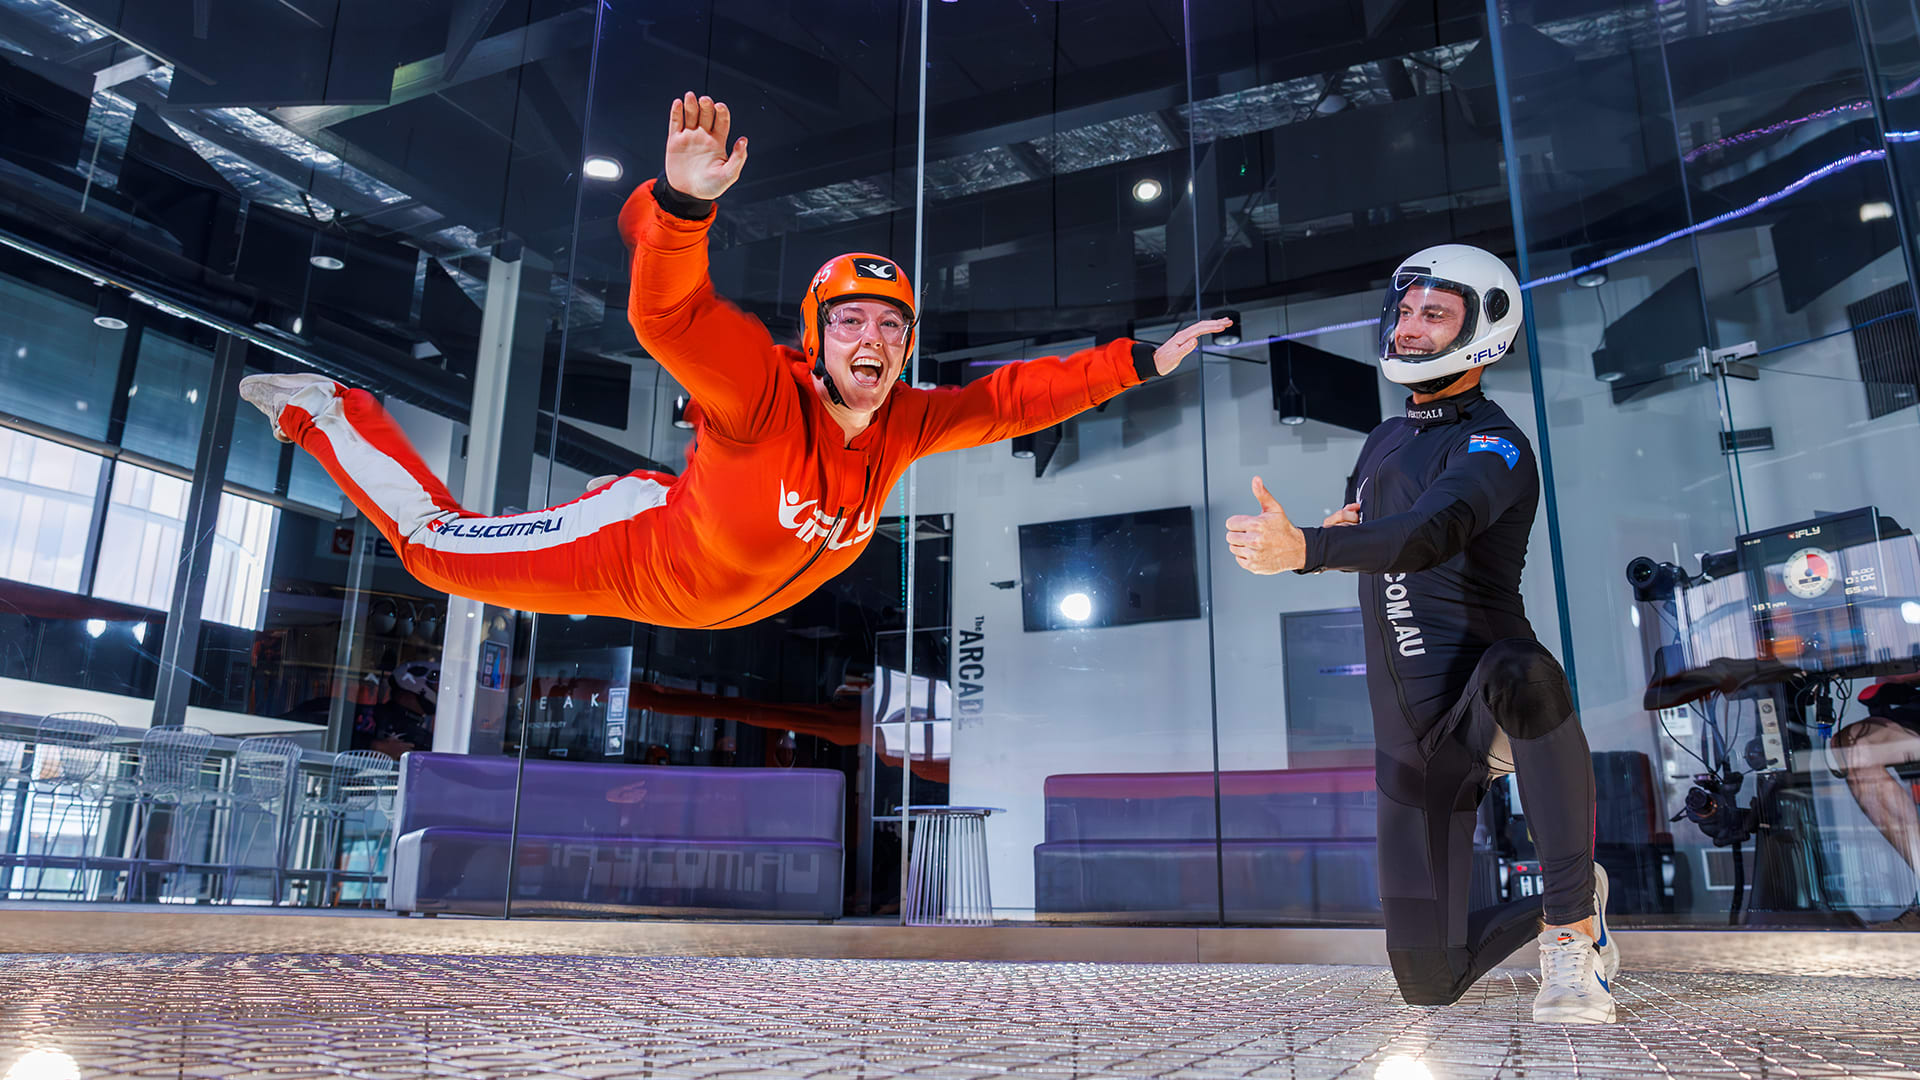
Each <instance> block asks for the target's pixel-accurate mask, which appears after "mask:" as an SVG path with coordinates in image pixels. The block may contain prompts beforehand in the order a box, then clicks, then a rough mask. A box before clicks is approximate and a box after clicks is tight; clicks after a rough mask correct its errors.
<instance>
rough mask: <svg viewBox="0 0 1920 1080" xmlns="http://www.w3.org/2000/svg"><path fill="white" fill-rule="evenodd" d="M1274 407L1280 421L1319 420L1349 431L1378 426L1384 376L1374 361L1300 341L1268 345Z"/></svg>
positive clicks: (1268, 371)
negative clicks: (1381, 383)
mask: <svg viewBox="0 0 1920 1080" xmlns="http://www.w3.org/2000/svg"><path fill="white" fill-rule="evenodd" d="M1267 374H1268V376H1269V377H1270V378H1271V380H1272V382H1273V407H1274V409H1275V410H1276V411H1277V412H1279V413H1280V417H1281V419H1282V420H1285V421H1287V422H1289V423H1292V422H1295V421H1294V420H1293V418H1294V417H1302V418H1304V419H1307V420H1318V421H1321V422H1322V423H1327V424H1332V425H1334V426H1335V427H1343V428H1347V429H1348V430H1351V431H1358V432H1362V433H1365V432H1369V431H1372V430H1373V429H1374V428H1376V427H1379V426H1380V375H1379V372H1378V371H1377V369H1375V367H1374V366H1373V365H1372V364H1363V363H1361V362H1360V361H1358V360H1349V359H1347V358H1346V357H1344V356H1339V355H1336V354H1334V353H1330V352H1327V351H1326V350H1325V349H1316V348H1314V347H1313V346H1311V345H1306V344H1303V343H1301V342H1298V341H1276V342H1274V343H1273V344H1271V345H1269V346H1267Z"/></svg>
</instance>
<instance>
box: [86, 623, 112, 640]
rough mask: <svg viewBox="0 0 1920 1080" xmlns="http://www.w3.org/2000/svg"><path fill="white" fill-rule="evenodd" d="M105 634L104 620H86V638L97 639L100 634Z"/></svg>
mask: <svg viewBox="0 0 1920 1080" xmlns="http://www.w3.org/2000/svg"><path fill="white" fill-rule="evenodd" d="M106 632H107V620H105V619H88V620H87V636H88V637H90V638H97V637H99V636H100V635H101V634H104V633H106Z"/></svg>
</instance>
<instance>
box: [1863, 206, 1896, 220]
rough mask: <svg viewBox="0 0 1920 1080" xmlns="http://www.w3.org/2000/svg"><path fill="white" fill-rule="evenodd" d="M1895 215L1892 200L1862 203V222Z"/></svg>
mask: <svg viewBox="0 0 1920 1080" xmlns="http://www.w3.org/2000/svg"><path fill="white" fill-rule="evenodd" d="M1892 216H1893V204H1892V203H1890V202H1869V203H1861V204H1860V224H1862V225H1865V224H1866V223H1867V222H1869V221H1885V220H1886V219H1887V218H1890V217H1892Z"/></svg>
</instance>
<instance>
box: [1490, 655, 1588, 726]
mask: <svg viewBox="0 0 1920 1080" xmlns="http://www.w3.org/2000/svg"><path fill="white" fill-rule="evenodd" d="M1480 664H1481V666H1482V668H1484V669H1485V673H1484V678H1483V680H1482V683H1481V685H1482V687H1483V691H1482V692H1483V693H1485V694H1486V698H1487V705H1488V707H1489V708H1490V709H1492V711H1493V718H1494V722H1495V723H1497V724H1499V725H1500V728H1501V730H1503V731H1505V732H1506V733H1507V737H1508V738H1512V739H1537V738H1540V737H1541V736H1543V735H1546V734H1548V733H1550V732H1552V731H1553V730H1554V729H1555V728H1557V727H1559V726H1560V725H1561V724H1564V723H1566V722H1567V720H1569V719H1570V718H1572V716H1573V715H1574V707H1573V690H1572V688H1571V687H1569V686H1568V685H1567V673H1566V671H1564V670H1563V669H1562V668H1561V667H1560V662H1559V661H1558V660H1555V659H1554V658H1553V654H1552V653H1550V652H1548V651H1547V649H1546V646H1544V645H1541V644H1540V643H1539V642H1537V641H1533V640H1531V639H1529V638H1507V639H1505V640H1503V641H1496V642H1494V643H1493V645H1492V646H1491V647H1490V648H1488V649H1487V652H1486V655H1485V656H1483V657H1482V658H1481V660H1480Z"/></svg>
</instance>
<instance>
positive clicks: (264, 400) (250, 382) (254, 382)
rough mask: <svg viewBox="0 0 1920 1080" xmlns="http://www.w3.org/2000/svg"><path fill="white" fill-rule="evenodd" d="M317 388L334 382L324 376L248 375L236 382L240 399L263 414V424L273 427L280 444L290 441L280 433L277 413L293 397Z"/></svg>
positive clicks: (283, 433)
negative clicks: (264, 416)
mask: <svg viewBox="0 0 1920 1080" xmlns="http://www.w3.org/2000/svg"><path fill="white" fill-rule="evenodd" d="M317 385H327V386H332V385H334V382H333V380H332V379H329V378H327V377H326V376H325V375H310V374H296V375H249V376H247V377H246V378H244V379H241V380H240V396H241V397H242V398H245V399H246V400H247V401H249V402H252V403H253V406H254V407H255V408H257V409H259V410H260V411H261V412H263V413H266V414H267V422H268V423H270V424H272V425H273V437H274V438H276V439H279V440H280V441H281V442H292V441H293V440H292V439H289V438H287V436H286V433H285V432H283V431H281V430H280V410H281V409H284V408H286V407H287V402H288V401H289V400H291V399H292V398H293V396H294V395H295V394H298V393H299V392H300V391H302V390H306V389H308V388H310V387H313V386H317Z"/></svg>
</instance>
